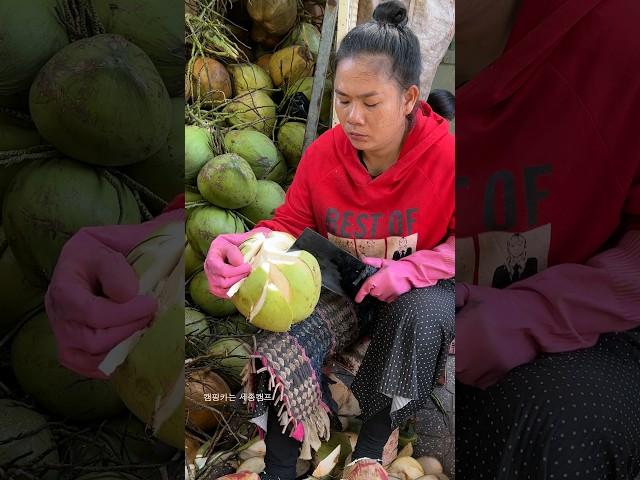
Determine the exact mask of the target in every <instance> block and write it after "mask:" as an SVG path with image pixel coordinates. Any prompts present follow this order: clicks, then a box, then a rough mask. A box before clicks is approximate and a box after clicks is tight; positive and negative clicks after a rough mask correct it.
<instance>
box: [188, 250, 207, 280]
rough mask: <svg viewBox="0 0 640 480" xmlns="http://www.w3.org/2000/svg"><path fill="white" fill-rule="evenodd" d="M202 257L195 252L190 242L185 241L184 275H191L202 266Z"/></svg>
mask: <svg viewBox="0 0 640 480" xmlns="http://www.w3.org/2000/svg"><path fill="white" fill-rule="evenodd" d="M203 263H204V258H203V257H202V255H200V254H199V253H198V252H196V251H195V250H194V249H193V247H192V246H191V244H190V243H189V242H188V241H187V242H186V244H185V246H184V276H185V278H187V279H188V278H189V277H191V276H192V275H193V274H194V273H196V272H197V271H198V270H200V269H201V268H202V264H203Z"/></svg>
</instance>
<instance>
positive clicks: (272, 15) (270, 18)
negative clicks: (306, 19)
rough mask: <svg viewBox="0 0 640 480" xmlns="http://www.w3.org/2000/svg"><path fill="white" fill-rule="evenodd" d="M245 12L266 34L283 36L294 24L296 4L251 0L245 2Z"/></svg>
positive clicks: (283, 1) (294, 0) (284, 1)
mask: <svg viewBox="0 0 640 480" xmlns="http://www.w3.org/2000/svg"><path fill="white" fill-rule="evenodd" d="M247 12H248V13H249V16H250V17H251V18H252V19H253V20H254V21H255V22H256V23H260V24H261V25H262V26H263V27H264V29H265V30H267V32H269V33H272V34H275V35H284V34H285V33H287V32H288V31H289V30H290V29H291V27H293V25H294V24H295V23H296V18H297V15H298V4H297V2H296V0H260V1H256V0H253V1H249V2H247Z"/></svg>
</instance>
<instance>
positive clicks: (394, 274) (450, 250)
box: [354, 236, 456, 303]
mask: <svg viewBox="0 0 640 480" xmlns="http://www.w3.org/2000/svg"><path fill="white" fill-rule="evenodd" d="M455 248H456V247H455V237H454V236H450V237H448V238H447V240H446V241H445V242H443V243H441V244H440V245H438V246H436V247H435V248H434V249H433V250H418V251H417V252H415V253H413V254H411V255H409V256H408V257H404V258H401V259H400V260H387V259H384V258H376V257H362V258H361V260H362V261H363V262H364V263H366V264H367V265H371V266H373V267H376V268H379V269H380V270H379V271H378V272H376V273H375V274H373V275H371V276H370V277H369V278H368V279H367V280H366V281H365V282H364V283H363V284H362V287H360V291H359V292H358V294H357V295H356V298H355V299H354V300H355V301H356V303H360V302H362V300H363V299H364V297H366V296H367V295H371V296H373V297H376V298H377V299H378V300H382V301H383V302H393V301H394V300H395V299H397V298H398V297H399V296H400V295H402V294H404V293H407V292H408V291H409V290H411V289H412V288H424V287H430V286H432V285H435V284H436V283H438V281H439V280H443V279H447V278H451V277H453V276H454V275H455V266H456V265H455V264H456V262H455Z"/></svg>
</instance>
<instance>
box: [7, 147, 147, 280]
mask: <svg viewBox="0 0 640 480" xmlns="http://www.w3.org/2000/svg"><path fill="white" fill-rule="evenodd" d="M2 218H3V224H4V229H5V234H6V236H7V240H8V242H9V245H10V247H11V250H12V252H13V254H14V255H15V257H16V259H17V261H18V263H19V264H20V266H21V267H22V268H23V269H24V273H25V276H26V277H27V278H28V279H29V281H30V282H31V283H33V284H34V285H36V286H43V287H44V286H46V284H47V283H48V279H50V278H51V275H52V273H53V269H54V267H55V265H56V262H57V260H58V255H59V254H60V251H61V250H62V247H63V246H64V244H65V242H66V241H67V240H68V239H69V238H70V237H71V236H72V235H73V234H74V233H76V232H77V231H78V230H80V228H82V227H88V226H99V225H117V224H134V223H140V210H139V208H138V204H137V202H136V199H135V198H134V196H133V193H132V192H131V190H129V188H128V187H126V186H125V185H123V184H122V183H121V182H120V181H119V180H118V179H116V178H110V179H108V177H107V176H105V173H104V172H103V171H101V170H99V169H96V168H94V167H91V166H89V165H84V164H82V163H79V162H73V161H71V160H67V159H55V160H38V161H34V162H30V163H29V164H28V165H26V166H25V167H24V168H22V169H21V170H20V172H18V174H17V175H16V177H15V179H14V180H13V182H12V183H11V186H10V188H9V190H8V191H7V193H6V195H5V197H4V205H3V214H2Z"/></svg>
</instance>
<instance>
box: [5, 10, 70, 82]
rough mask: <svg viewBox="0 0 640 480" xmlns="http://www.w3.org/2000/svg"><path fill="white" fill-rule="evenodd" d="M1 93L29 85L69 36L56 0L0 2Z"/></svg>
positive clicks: (66, 41) (67, 41) (65, 43)
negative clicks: (57, 11) (58, 11)
mask: <svg viewBox="0 0 640 480" xmlns="http://www.w3.org/2000/svg"><path fill="white" fill-rule="evenodd" d="M0 18H1V19H2V22H1V23H0V58H2V62H0V95H13V94H14V93H20V92H23V91H25V90H28V89H29V86H30V85H31V82H32V81H33V79H34V77H35V76H36V74H37V73H38V71H39V70H40V68H42V66H43V65H44V64H45V63H46V62H47V61H48V60H49V59H50V58H51V57H52V56H53V55H54V54H55V53H56V52H58V51H59V50H60V49H62V48H63V47H64V46H65V45H67V43H69V39H68V38H67V33H66V31H65V28H64V27H63V26H62V24H61V23H60V22H59V21H58V15H57V13H56V1H55V0H31V1H28V2H25V1H24V0H2V2H0Z"/></svg>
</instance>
